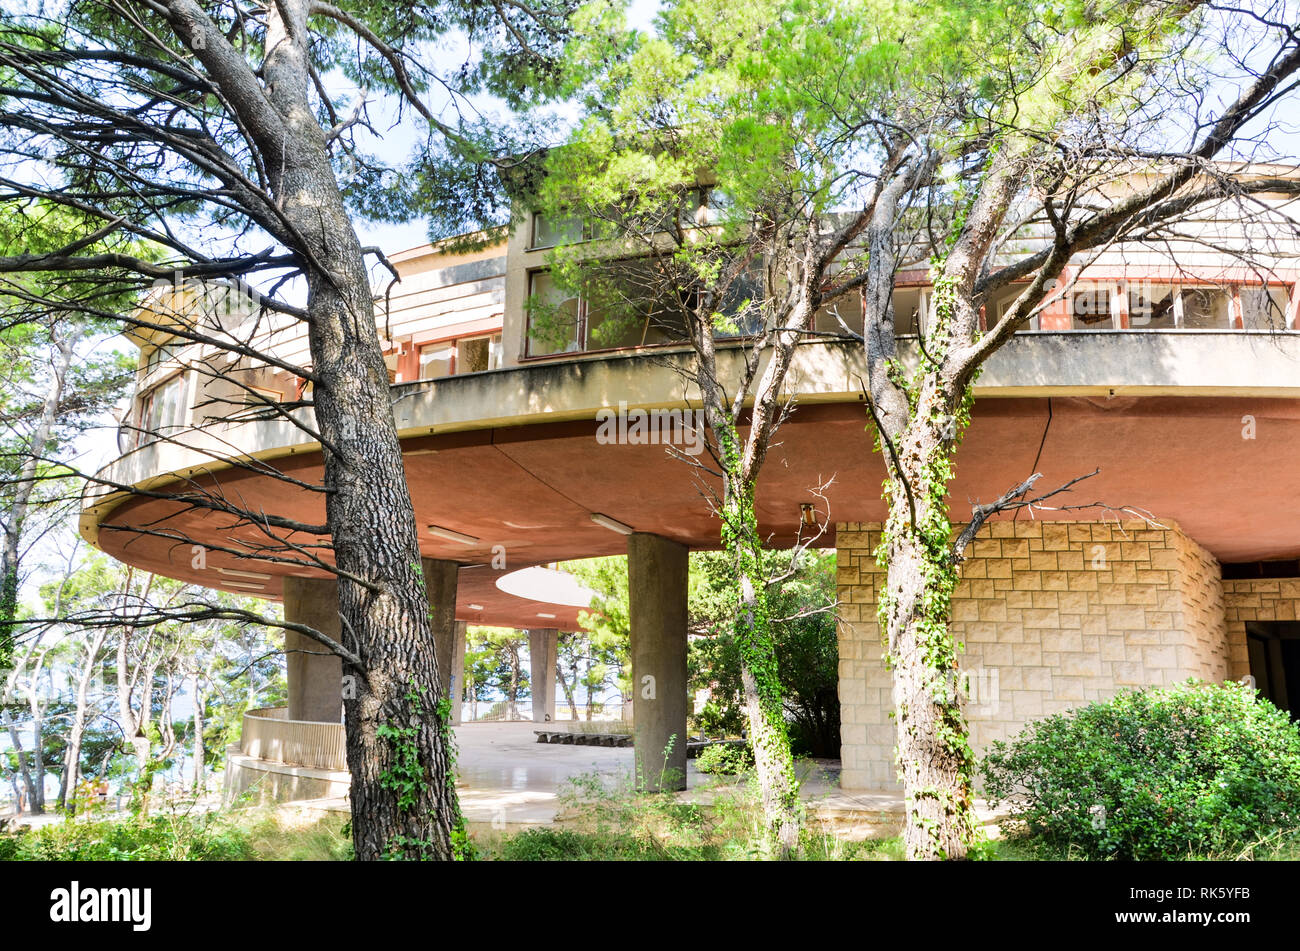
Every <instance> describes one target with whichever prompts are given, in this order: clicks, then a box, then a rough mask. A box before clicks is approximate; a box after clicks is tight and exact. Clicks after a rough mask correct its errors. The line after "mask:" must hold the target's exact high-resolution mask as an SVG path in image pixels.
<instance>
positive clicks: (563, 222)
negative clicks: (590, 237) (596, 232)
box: [532, 211, 584, 248]
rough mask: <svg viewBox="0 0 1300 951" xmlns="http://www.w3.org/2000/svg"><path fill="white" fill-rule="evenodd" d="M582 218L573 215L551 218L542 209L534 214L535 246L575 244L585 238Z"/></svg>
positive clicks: (547, 246) (533, 244)
mask: <svg viewBox="0 0 1300 951" xmlns="http://www.w3.org/2000/svg"><path fill="white" fill-rule="evenodd" d="M583 232H584V229H583V227H582V219H581V218H579V217H577V216H573V217H566V218H551V217H550V216H548V215H544V214H542V213H541V212H540V211H538V212H535V213H534V214H533V243H532V247H534V248H553V247H555V246H556V245H557V244H573V243H575V242H577V241H581V240H582V239H583Z"/></svg>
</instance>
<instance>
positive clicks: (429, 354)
mask: <svg viewBox="0 0 1300 951" xmlns="http://www.w3.org/2000/svg"><path fill="white" fill-rule="evenodd" d="M455 355H456V346H455V344H451V343H435V344H431V345H429V346H427V347H421V348H420V379H421V380H436V379H438V378H439V377H444V376H451V360H452V357H454V356H455Z"/></svg>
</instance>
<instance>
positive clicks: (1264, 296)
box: [1240, 284, 1290, 330]
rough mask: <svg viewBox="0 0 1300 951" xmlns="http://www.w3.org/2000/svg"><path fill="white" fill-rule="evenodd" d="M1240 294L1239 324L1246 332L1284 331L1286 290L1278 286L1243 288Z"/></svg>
mask: <svg viewBox="0 0 1300 951" xmlns="http://www.w3.org/2000/svg"><path fill="white" fill-rule="evenodd" d="M1240 294H1241V322H1242V326H1243V327H1245V328H1246V329H1247V330H1285V329H1286V312H1287V305H1288V304H1289V303H1290V300H1289V298H1288V296H1287V292H1286V288H1285V287H1283V286H1282V285H1280V284H1268V285H1260V284H1256V285H1254V286H1250V287H1243V288H1241V291H1240Z"/></svg>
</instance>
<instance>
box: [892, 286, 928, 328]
mask: <svg viewBox="0 0 1300 951" xmlns="http://www.w3.org/2000/svg"><path fill="white" fill-rule="evenodd" d="M893 303H894V333H895V334H896V335H897V336H900V337H901V336H908V335H912V336H919V335H920V333H921V328H922V327H923V326H924V323H925V321H924V319H923V318H922V316H921V315H922V314H924V313H925V311H926V310H927V309H928V308H929V305H930V289H929V288H928V287H900V288H898V289H896V290H895V291H894V301H893Z"/></svg>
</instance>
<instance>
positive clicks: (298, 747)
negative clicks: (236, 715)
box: [239, 707, 348, 771]
mask: <svg viewBox="0 0 1300 951" xmlns="http://www.w3.org/2000/svg"><path fill="white" fill-rule="evenodd" d="M239 751H240V752H241V753H243V754H244V755H245V756H248V757H250V758H252V759H255V760H266V761H269V762H273V763H287V764H289V765H292V766H306V767H310V768H313V769H325V770H344V771H346V770H347V768H348V755H347V736H346V733H345V732H344V727H343V724H342V723H320V722H317V721H314V720H290V719H288V711H287V710H286V709H285V708H283V707H268V708H265V709H262V710H250V711H248V712H247V713H245V714H244V724H243V731H242V732H241V733H240V737H239Z"/></svg>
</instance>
